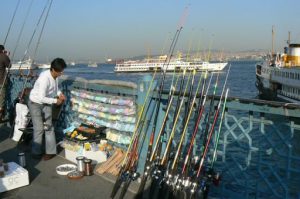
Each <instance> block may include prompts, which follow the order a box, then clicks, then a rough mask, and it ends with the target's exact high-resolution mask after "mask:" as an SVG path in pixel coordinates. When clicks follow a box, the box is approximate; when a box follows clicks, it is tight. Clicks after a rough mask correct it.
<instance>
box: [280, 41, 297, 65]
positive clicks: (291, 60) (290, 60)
mask: <svg viewBox="0 0 300 199" xmlns="http://www.w3.org/2000/svg"><path fill="white" fill-rule="evenodd" d="M284 62H285V65H286V66H288V67H294V66H300V44H290V45H289V47H288V52H287V55H286V59H285V60H284Z"/></svg>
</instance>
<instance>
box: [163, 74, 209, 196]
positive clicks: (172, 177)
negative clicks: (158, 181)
mask: <svg viewBox="0 0 300 199" xmlns="http://www.w3.org/2000/svg"><path fill="white" fill-rule="evenodd" d="M193 73H194V74H195V73H196V70H195V69H194V71H193ZM205 75H206V74H205ZM202 77H203V74H201V75H200V79H199V81H198V84H197V88H196V91H195V94H194V95H193V89H192V86H191V89H192V90H191V92H190V96H189V98H190V99H191V98H192V100H191V102H190V103H188V104H189V108H187V109H188V111H187V112H188V113H187V114H186V116H185V119H184V127H183V130H182V132H181V138H180V141H179V144H178V145H177V147H178V149H177V151H176V154H175V157H174V159H173V163H172V165H171V169H170V172H169V173H170V174H169V175H168V179H167V180H166V183H165V184H166V185H168V186H169V190H168V193H169V194H171V193H173V189H172V187H171V186H172V185H174V184H176V183H177V180H178V179H179V178H178V176H175V166H176V164H177V162H178V157H179V153H180V152H181V147H182V144H183V140H184V138H185V135H186V130H187V127H188V124H189V121H190V117H191V115H192V112H193V110H194V104H195V101H196V98H197V93H198V90H199V88H200V85H201V81H202ZM192 84H193V83H192ZM175 195H176V194H173V195H172V196H171V197H173V198H174V197H175Z"/></svg>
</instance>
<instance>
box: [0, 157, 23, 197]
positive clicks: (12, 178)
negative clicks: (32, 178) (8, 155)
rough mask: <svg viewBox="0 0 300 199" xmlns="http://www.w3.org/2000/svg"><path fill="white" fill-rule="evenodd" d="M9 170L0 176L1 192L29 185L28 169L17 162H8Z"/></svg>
mask: <svg viewBox="0 0 300 199" xmlns="http://www.w3.org/2000/svg"><path fill="white" fill-rule="evenodd" d="M7 164H8V171H5V176H4V177H3V178H0V192H4V191H9V190H12V189H15V188H18V187H23V186H26V185H29V176H28V171H27V170H26V169H24V168H23V167H21V166H20V165H18V164H17V163H15V162H8V163H7Z"/></svg>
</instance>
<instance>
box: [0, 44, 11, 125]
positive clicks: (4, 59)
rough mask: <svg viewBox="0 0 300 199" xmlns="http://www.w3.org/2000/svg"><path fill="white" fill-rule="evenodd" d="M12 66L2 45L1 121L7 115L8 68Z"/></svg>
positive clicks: (0, 60) (0, 79)
mask: <svg viewBox="0 0 300 199" xmlns="http://www.w3.org/2000/svg"><path fill="white" fill-rule="evenodd" d="M9 67H10V59H9V57H8V56H7V54H6V52H5V48H4V46H3V45H0V89H1V90H0V122H1V121H2V120H3V118H4V116H5V105H6V103H5V97H6V68H9Z"/></svg>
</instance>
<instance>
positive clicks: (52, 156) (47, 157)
mask: <svg viewBox="0 0 300 199" xmlns="http://www.w3.org/2000/svg"><path fill="white" fill-rule="evenodd" d="M55 156H56V154H45V155H43V160H45V161H47V160H50V159H52V158H54V157H55Z"/></svg>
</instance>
